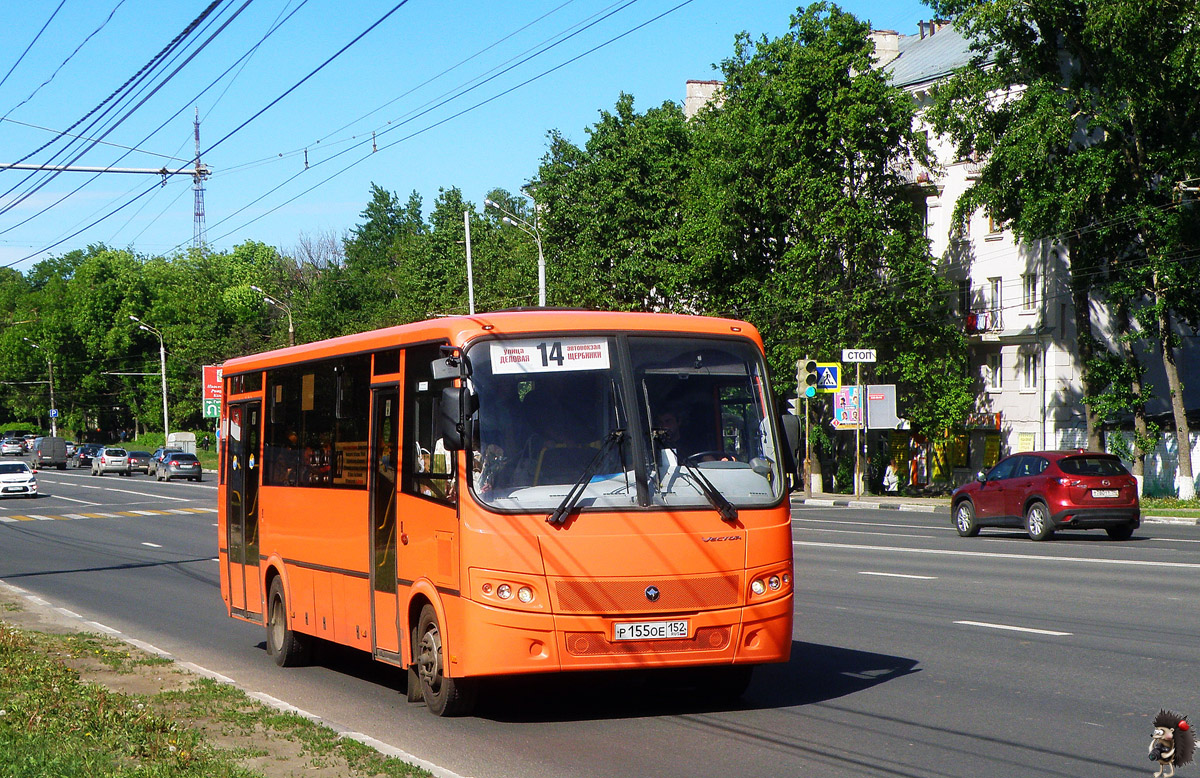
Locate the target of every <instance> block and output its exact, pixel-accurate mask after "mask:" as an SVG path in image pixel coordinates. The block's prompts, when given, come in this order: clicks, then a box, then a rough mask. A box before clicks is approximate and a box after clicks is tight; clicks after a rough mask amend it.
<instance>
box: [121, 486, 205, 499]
mask: <svg viewBox="0 0 1200 778" xmlns="http://www.w3.org/2000/svg"><path fill="white" fill-rule="evenodd" d="M101 488H103V489H104V490H105V491H108V492H121V493H122V494H136V495H137V496H138V497H153V498H155V499H157V500H174V501H176V502H190V501H191V498H190V497H168V496H166V495H165V494H148V493H146V492H135V491H133V490H131V489H114V488H113V487H111V486H104V487H101Z"/></svg>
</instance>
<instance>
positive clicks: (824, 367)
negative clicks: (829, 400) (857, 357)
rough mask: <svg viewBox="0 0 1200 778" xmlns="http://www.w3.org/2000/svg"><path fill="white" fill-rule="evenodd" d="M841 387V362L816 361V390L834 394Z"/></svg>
mask: <svg viewBox="0 0 1200 778" xmlns="http://www.w3.org/2000/svg"><path fill="white" fill-rule="evenodd" d="M841 388H842V363H841V362H818V363H817V391H818V392H820V393H821V394H834V393H836V392H837V391H838V390H839V389H841Z"/></svg>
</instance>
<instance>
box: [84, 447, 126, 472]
mask: <svg viewBox="0 0 1200 778" xmlns="http://www.w3.org/2000/svg"><path fill="white" fill-rule="evenodd" d="M105 473H120V474H121V475H130V472H129V454H128V453H127V452H126V451H125V449H123V448H117V447H116V446H108V447H106V448H102V449H100V453H99V454H97V455H96V456H94V457H92V475H104V474H105Z"/></svg>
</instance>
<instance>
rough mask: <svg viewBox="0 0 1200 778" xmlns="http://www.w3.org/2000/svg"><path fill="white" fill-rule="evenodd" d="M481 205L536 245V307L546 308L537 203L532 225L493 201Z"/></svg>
mask: <svg viewBox="0 0 1200 778" xmlns="http://www.w3.org/2000/svg"><path fill="white" fill-rule="evenodd" d="M483 204H484V205H485V206H487V207H488V208H495V209H496V210H497V211H499V212H500V213H502V214H504V218H503V219H501V220H500V221H502V222H504V223H505V224H510V225H512V226H513V227H516V228H517V229H519V230H521V231H522V232H524V233H525V234H526V235H529V236H530V237H532V238H533V240H534V242H535V243H537V249H538V307H541V308H545V307H546V258H545V257H544V256H543V255H542V233H541V231H540V230H539V229H538V226H537V203H536V202H535V203H534V204H533V224H530V223H529V222H527V221H525V220H524V219H522V218H521V217H520V216H517V215H516V214H515V213H510V212H508V211H506V210H504V208H503V207H501V205H500V203H497V202H496V201H494V200H484V201H483Z"/></svg>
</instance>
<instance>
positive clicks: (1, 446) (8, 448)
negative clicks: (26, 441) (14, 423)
mask: <svg viewBox="0 0 1200 778" xmlns="http://www.w3.org/2000/svg"><path fill="white" fill-rule="evenodd" d="M24 453H25V447H24V446H22V445H21V441H19V440H17V439H16V438H5V439H4V440H0V454H2V455H8V454H16V455H17V456H20V455H21V454H24Z"/></svg>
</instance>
